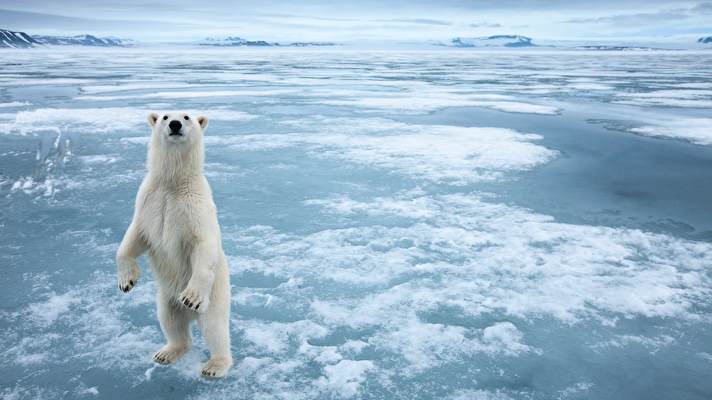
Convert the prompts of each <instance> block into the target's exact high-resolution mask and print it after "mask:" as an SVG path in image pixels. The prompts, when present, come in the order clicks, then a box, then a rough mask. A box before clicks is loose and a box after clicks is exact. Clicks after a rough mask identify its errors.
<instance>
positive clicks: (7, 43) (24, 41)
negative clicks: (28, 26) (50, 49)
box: [0, 29, 39, 48]
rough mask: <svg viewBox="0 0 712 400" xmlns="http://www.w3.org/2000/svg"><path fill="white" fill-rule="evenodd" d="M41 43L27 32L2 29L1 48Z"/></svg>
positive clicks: (0, 35)
mask: <svg viewBox="0 0 712 400" xmlns="http://www.w3.org/2000/svg"><path fill="white" fill-rule="evenodd" d="M36 44H39V42H37V41H36V40H35V39H33V38H32V36H30V35H28V34H26V33H25V32H13V31H8V30H5V29H0V48H26V47H33V46H34V45H36Z"/></svg>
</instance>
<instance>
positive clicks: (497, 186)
mask: <svg viewBox="0 0 712 400" xmlns="http://www.w3.org/2000/svg"><path fill="white" fill-rule="evenodd" d="M182 51H184V53H182V54H178V55H176V50H175V49H172V50H170V51H165V52H164V51H161V50H150V51H142V50H112V51H109V52H105V53H90V52H75V53H66V52H43V51H39V50H31V51H20V50H17V51H6V52H3V60H4V66H3V69H2V70H1V71H0V142H1V143H2V145H1V146H0V217H1V219H0V226H1V227H2V229H0V250H1V251H0V262H1V263H2V268H3V275H2V287H3V290H2V291H0V303H1V304H2V311H1V312H0V324H1V325H0V326H2V331H3V335H0V349H1V350H0V351H1V352H2V358H3V360H4V361H3V363H2V365H1V366H0V369H1V370H2V376H3V380H2V384H1V387H2V395H3V397H9V398H58V397H66V398H93V397H101V398H117V399H125V398H129V397H136V398H165V397H166V396H172V397H189V398H205V399H219V398H244V399H253V398H260V399H262V398H264V399H268V398H286V399H313V398H404V399H412V398H423V399H430V398H452V399H510V398H511V399H552V398H555V399H576V398H581V399H583V398H586V399H609V398H647V399H656V398H660V399H669V398H675V399H706V398H709V397H710V395H712V384H711V383H710V381H709V379H708V378H709V371H710V369H711V368H712V333H710V332H712V329H710V328H711V327H710V325H711V322H712V321H710V311H712V310H711V305H712V290H711V289H712V281H711V279H710V263H711V262H712V255H710V250H712V248H711V245H710V240H711V239H712V235H711V234H710V232H711V231H712V223H710V220H709V215H710V204H711V203H710V200H712V182H711V180H712V178H711V176H712V175H710V173H709V171H710V168H712V152H711V151H710V147H708V146H707V145H709V144H710V143H712V132H711V131H710V129H709V126H710V123H709V121H710V120H709V117H710V115H709V108H708V107H709V104H710V102H712V94H711V92H712V91H710V87H711V86H712V79H711V78H712V76H711V75H710V73H709V72H708V68H707V67H706V66H708V65H709V64H710V61H712V54H709V53H680V52H678V53H662V52H652V53H646V54H626V53H621V54H618V53H611V52H606V53H598V54H596V53H563V52H562V53H541V52H539V53H527V52H516V53H505V52H499V53H470V52H431V53H427V52H414V53H367V52H347V51H330V52H321V53H315V52H310V51H235V50H231V49H230V50H228V49H217V50H210V51H206V50H182ZM166 109H187V110H195V111H196V112H198V111H201V112H204V114H205V115H207V116H208V117H210V118H211V122H210V127H209V129H208V131H207V136H206V151H207V164H206V174H207V176H208V179H209V181H210V183H211V185H212V187H213V191H214V194H215V201H216V203H217V205H218V209H219V218H220V222H221V225H222V229H223V239H224V247H225V251H226V253H227V255H228V257H229V260H230V267H231V271H232V284H233V291H232V295H233V297H232V302H233V312H232V340H233V352H234V355H235V360H236V365H235V368H234V369H233V370H232V371H231V373H230V375H229V377H227V378H226V379H224V380H222V381H220V382H205V381H203V380H201V379H200V378H198V371H199V367H200V364H201V362H202V361H204V359H205V358H206V349H205V346H204V344H203V343H202V341H201V339H200V337H199V335H198V336H197V338H196V345H195V347H194V349H193V350H192V351H191V352H190V353H189V354H188V355H187V356H186V357H185V358H184V359H183V360H181V361H180V362H179V363H178V364H176V365H174V366H170V367H163V366H155V365H154V364H152V361H151V355H152V353H153V352H154V351H155V350H157V349H158V348H159V347H160V345H161V343H162V335H161V333H160V329H159V327H158V323H157V320H156V315H155V310H154V300H153V296H154V293H155V283H154V282H153V280H152V277H151V274H150V272H148V270H146V272H145V273H144V275H143V276H142V278H141V281H140V283H139V284H138V286H137V287H136V288H135V289H134V291H132V292H131V294H129V295H123V294H122V293H120V292H119V291H118V290H117V289H116V286H115V274H114V271H115V266H114V262H113V258H114V252H115V250H116V247H117V246H118V243H119V241H120V240H121V237H122V235H123V232H124V230H125V228H126V226H127V225H128V222H129V220H130V218H131V213H132V207H133V198H134V195H135V192H136V190H137V188H138V185H139V183H140V180H141V179H142V176H143V174H144V162H145V154H146V145H147V137H148V128H147V126H146V123H145V114H146V113H147V112H148V111H151V110H166ZM666 139H670V140H666ZM142 265H145V261H142Z"/></svg>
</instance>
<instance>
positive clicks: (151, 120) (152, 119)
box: [148, 112, 158, 128]
mask: <svg viewBox="0 0 712 400" xmlns="http://www.w3.org/2000/svg"><path fill="white" fill-rule="evenodd" d="M156 121H158V114H156V113H153V112H152V113H150V114H148V125H150V126H151V128H153V127H154V126H156Z"/></svg>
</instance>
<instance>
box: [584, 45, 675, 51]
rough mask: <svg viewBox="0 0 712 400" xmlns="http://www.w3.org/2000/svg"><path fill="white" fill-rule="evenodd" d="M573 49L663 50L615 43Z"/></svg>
mask: <svg viewBox="0 0 712 400" xmlns="http://www.w3.org/2000/svg"><path fill="white" fill-rule="evenodd" d="M572 49H574V50H596V51H651V50H663V49H659V48H653V47H646V46H615V45H599V44H596V45H585V46H575V47H572Z"/></svg>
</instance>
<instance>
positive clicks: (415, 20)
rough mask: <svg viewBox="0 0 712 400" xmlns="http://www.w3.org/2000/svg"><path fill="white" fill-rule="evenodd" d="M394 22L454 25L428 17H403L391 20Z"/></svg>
mask: <svg viewBox="0 0 712 400" xmlns="http://www.w3.org/2000/svg"><path fill="white" fill-rule="evenodd" d="M391 21H393V22H407V23H411V24H423V25H443V26H446V25H452V23H450V22H448V21H442V20H439V19H428V18H410V19H409V18H402V19H393V20H391Z"/></svg>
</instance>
